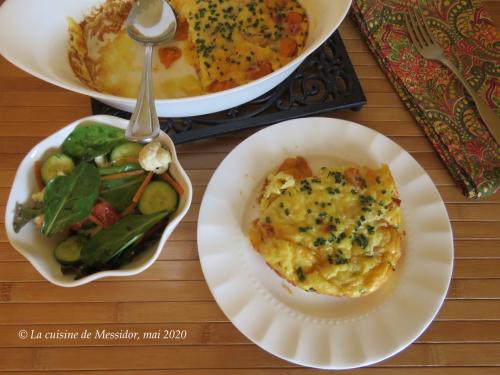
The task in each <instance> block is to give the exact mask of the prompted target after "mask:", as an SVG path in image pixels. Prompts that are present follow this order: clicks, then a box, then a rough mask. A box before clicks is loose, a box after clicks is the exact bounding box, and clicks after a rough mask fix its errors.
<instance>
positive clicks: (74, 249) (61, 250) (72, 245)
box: [54, 235, 86, 265]
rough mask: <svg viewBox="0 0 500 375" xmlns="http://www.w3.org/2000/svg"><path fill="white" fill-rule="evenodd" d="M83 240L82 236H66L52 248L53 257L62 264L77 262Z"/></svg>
mask: <svg viewBox="0 0 500 375" xmlns="http://www.w3.org/2000/svg"><path fill="white" fill-rule="evenodd" d="M85 240H86V238H85V237H84V236H79V235H76V236H71V237H68V238H66V239H65V240H64V241H63V242H61V243H60V244H59V245H57V246H56V248H55V249H54V257H55V258H56V260H57V261H58V262H59V263H61V264H64V265H70V264H76V263H78V262H79V261H80V253H81V251H82V248H83V244H84V242H85Z"/></svg>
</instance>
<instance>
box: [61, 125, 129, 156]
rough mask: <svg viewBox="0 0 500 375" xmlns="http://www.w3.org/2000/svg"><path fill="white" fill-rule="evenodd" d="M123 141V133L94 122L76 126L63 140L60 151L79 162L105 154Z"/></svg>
mask: <svg viewBox="0 0 500 375" xmlns="http://www.w3.org/2000/svg"><path fill="white" fill-rule="evenodd" d="M124 141H125V131H124V130H123V129H118V128H115V127H114V126H110V125H106V124H101V123H98V122H94V121H85V122H82V123H81V124H80V125H78V126H77V127H76V128H75V129H74V130H73V131H72V132H71V134H70V135H69V136H68V137H67V138H66V139H65V140H64V142H63V144H62V151H63V153H65V154H66V155H69V156H71V157H73V158H74V159H76V160H79V161H88V160H92V159H94V158H95V157H97V156H100V155H104V154H107V153H108V152H110V151H111V150H112V149H113V148H114V147H116V146H118V145H119V144H121V143H123V142H124Z"/></svg>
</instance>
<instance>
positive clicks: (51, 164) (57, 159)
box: [41, 152, 75, 185]
mask: <svg viewBox="0 0 500 375" xmlns="http://www.w3.org/2000/svg"><path fill="white" fill-rule="evenodd" d="M73 169H75V163H73V160H72V159H71V158H70V157H69V156H66V155H64V154H63V153H60V152H58V153H56V154H53V155H50V156H49V157H48V158H47V160H45V161H44V162H43V164H42V170H41V173H42V180H43V182H44V183H45V185H47V184H48V183H49V181H50V180H52V179H53V178H54V177H57V176H59V175H61V174H64V175H68V174H70V173H71V172H72V171H73Z"/></svg>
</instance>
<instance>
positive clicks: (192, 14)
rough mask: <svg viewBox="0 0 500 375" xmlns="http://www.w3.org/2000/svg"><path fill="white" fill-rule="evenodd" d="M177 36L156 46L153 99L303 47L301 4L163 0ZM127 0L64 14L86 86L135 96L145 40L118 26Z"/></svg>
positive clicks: (186, 92)
mask: <svg viewBox="0 0 500 375" xmlns="http://www.w3.org/2000/svg"><path fill="white" fill-rule="evenodd" d="M169 3H170V5H171V6H172V8H173V10H174V12H175V14H176V17H177V32H176V35H175V40H173V41H171V42H169V43H167V44H165V45H162V46H160V47H158V48H155V53H154V56H153V81H154V85H153V86H154V94H155V97H156V98H157V99H166V98H179V97H187V96H196V95H202V94H205V93H210V92H217V91H222V90H226V89H229V88H232V87H236V86H239V85H243V84H245V83H248V82H250V81H253V80H256V79H259V78H261V77H263V76H265V75H268V74H270V73H272V72H273V71H275V70H277V69H279V68H281V67H282V66H284V65H286V64H287V63H289V62H290V61H291V60H293V59H294V58H295V57H296V56H298V55H299V54H300V53H301V52H302V50H303V49H304V46H305V42H306V38H307V34H308V19H307V15H306V12H305V9H304V8H302V6H301V5H300V4H299V2H298V1H297V0H203V1H201V0H169ZM131 7H132V0H106V1H105V2H104V4H102V5H101V6H100V7H97V8H94V9H93V10H91V11H90V12H89V14H88V15H87V16H86V17H85V18H84V19H83V21H81V22H80V23H78V22H76V21H75V20H74V19H72V18H69V19H68V26H69V35H70V39H69V52H68V57H69V62H70V65H71V68H72V70H73V72H74V73H75V75H76V76H77V77H78V79H79V80H80V81H81V82H83V83H84V84H86V85H87V86H89V87H90V88H92V89H94V90H96V91H99V92H105V93H108V94H113V95H117V96H125V97H136V96H137V93H138V91H139V85H140V79H141V72H142V66H143V47H142V46H141V45H139V44H138V43H136V42H134V41H133V40H132V39H131V38H129V37H128V35H127V32H126V30H125V27H124V23H125V20H126V18H127V16H128V13H129V12H130V9H131Z"/></svg>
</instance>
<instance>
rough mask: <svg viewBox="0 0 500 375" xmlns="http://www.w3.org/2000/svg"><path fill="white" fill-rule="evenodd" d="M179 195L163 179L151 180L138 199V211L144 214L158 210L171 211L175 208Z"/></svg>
mask: <svg viewBox="0 0 500 375" xmlns="http://www.w3.org/2000/svg"><path fill="white" fill-rule="evenodd" d="M178 202H179V195H178V194H177V192H176V191H175V190H174V188H173V187H172V186H170V185H169V184H167V183H166V182H163V181H153V182H151V183H150V184H149V185H148V186H146V189H145V190H144V193H143V194H142V197H141V200H140V201H139V211H141V213H142V214H144V215H150V214H155V213H157V212H160V211H168V212H173V211H174V210H175V209H176V208H177V203H178Z"/></svg>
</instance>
